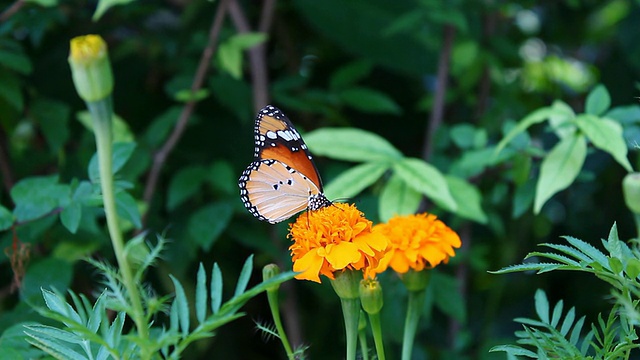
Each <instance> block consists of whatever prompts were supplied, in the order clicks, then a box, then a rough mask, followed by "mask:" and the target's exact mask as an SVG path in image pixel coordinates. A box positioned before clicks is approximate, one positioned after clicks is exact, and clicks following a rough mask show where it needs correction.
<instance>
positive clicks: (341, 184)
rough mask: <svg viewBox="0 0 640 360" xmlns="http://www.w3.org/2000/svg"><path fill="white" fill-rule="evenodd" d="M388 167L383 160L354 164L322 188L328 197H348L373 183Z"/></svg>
mask: <svg viewBox="0 0 640 360" xmlns="http://www.w3.org/2000/svg"><path fill="white" fill-rule="evenodd" d="M387 169H389V165H388V164H386V163H383V162H374V163H364V164H360V165H356V166H354V167H352V168H351V169H349V170H347V171H345V172H343V173H342V174H340V175H339V176H337V177H336V178H335V179H333V181H331V183H330V184H329V185H328V186H327V187H326V188H325V189H324V190H325V191H324V193H325V194H326V195H327V196H328V197H329V198H330V199H348V198H352V197H354V196H356V195H357V194H359V193H360V192H361V191H362V190H364V189H366V188H367V187H369V186H370V185H371V184H373V183H375V182H376V181H377V180H378V179H379V178H380V176H382V174H384V173H385V171H387Z"/></svg>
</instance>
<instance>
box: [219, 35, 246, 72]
mask: <svg viewBox="0 0 640 360" xmlns="http://www.w3.org/2000/svg"><path fill="white" fill-rule="evenodd" d="M217 58H218V64H219V65H220V68H221V69H222V70H224V71H226V72H227V73H228V74H229V75H231V76H232V77H233V78H234V79H241V78H242V49H241V48H240V47H238V46H235V45H233V44H231V43H229V42H225V43H222V44H220V46H219V47H218V54H217Z"/></svg>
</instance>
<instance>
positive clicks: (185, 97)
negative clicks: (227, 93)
mask: <svg viewBox="0 0 640 360" xmlns="http://www.w3.org/2000/svg"><path fill="white" fill-rule="evenodd" d="M208 97H209V90H207V89H199V90H198V91H196V92H193V91H191V89H183V90H180V91H178V92H176V93H175V94H174V96H173V98H174V99H175V100H176V101H178V102H183V103H187V102H192V101H193V102H198V101H201V100H204V99H206V98H208Z"/></svg>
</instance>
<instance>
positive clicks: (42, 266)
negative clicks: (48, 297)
mask: <svg viewBox="0 0 640 360" xmlns="http://www.w3.org/2000/svg"><path fill="white" fill-rule="evenodd" d="M72 275H73V268H72V265H71V264H70V263H68V262H66V261H64V260H61V259H56V258H47V259H43V260H40V261H37V262H32V263H31V264H29V268H28V269H27V272H26V274H25V276H24V279H23V280H22V287H21V293H20V295H21V297H22V298H23V299H28V300H29V301H35V302H36V303H39V302H40V299H41V297H42V296H43V295H45V292H46V291H47V290H45V289H53V288H55V289H56V290H57V291H66V290H67V288H68V287H69V284H71V278H72ZM61 301H62V300H61ZM61 306H62V305H61ZM51 310H54V309H51ZM54 311H55V310H54ZM60 313H61V314H64V315H68V310H67V309H66V308H65V309H62V311H61V312H60Z"/></svg>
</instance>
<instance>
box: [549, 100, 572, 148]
mask: <svg viewBox="0 0 640 360" xmlns="http://www.w3.org/2000/svg"><path fill="white" fill-rule="evenodd" d="M551 108H552V109H553V114H551V116H549V125H551V127H552V128H553V131H554V132H555V134H556V135H558V137H559V138H560V139H564V138H565V137H567V136H571V135H573V133H575V132H576V125H575V123H574V121H573V119H574V118H575V116H576V114H575V113H574V112H573V109H571V107H570V106H569V105H567V103H565V102H563V101H560V100H556V101H554V102H553V105H551Z"/></svg>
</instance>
